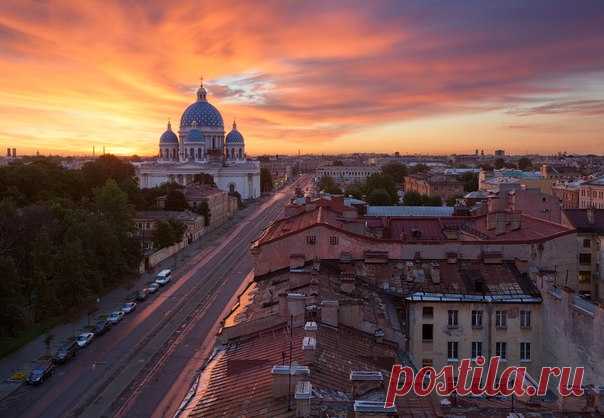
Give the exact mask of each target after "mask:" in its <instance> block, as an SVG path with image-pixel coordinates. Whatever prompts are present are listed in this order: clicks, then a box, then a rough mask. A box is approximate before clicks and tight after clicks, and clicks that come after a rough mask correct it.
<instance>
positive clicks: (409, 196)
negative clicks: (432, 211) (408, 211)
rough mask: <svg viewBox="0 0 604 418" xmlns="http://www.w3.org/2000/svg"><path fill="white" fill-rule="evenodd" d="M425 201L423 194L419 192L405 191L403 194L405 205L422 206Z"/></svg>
mask: <svg viewBox="0 0 604 418" xmlns="http://www.w3.org/2000/svg"><path fill="white" fill-rule="evenodd" d="M423 202H424V201H423V199H422V195H421V194H419V193H418V192H405V195H404V196H403V204H404V205H405V206H422V205H423Z"/></svg>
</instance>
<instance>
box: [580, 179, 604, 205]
mask: <svg viewBox="0 0 604 418" xmlns="http://www.w3.org/2000/svg"><path fill="white" fill-rule="evenodd" d="M592 207H593V208H596V209H604V177H599V178H597V179H594V180H590V181H586V182H583V183H581V185H580V186H579V208H581V209H585V208H592Z"/></svg>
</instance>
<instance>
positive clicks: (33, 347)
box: [0, 196, 267, 400]
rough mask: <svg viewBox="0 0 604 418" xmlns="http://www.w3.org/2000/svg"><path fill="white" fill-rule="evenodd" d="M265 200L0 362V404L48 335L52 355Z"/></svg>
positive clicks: (208, 247)
mask: <svg viewBox="0 0 604 418" xmlns="http://www.w3.org/2000/svg"><path fill="white" fill-rule="evenodd" d="M266 200H267V197H266V196H263V197H261V198H259V199H258V200H256V201H254V202H252V203H249V204H248V205H247V206H246V207H245V208H244V209H242V210H240V211H238V212H237V213H236V214H235V215H234V216H233V217H232V218H231V219H229V220H228V221H227V222H225V223H224V224H223V225H221V226H219V227H217V228H216V229H214V230H213V231H211V232H209V233H208V234H206V235H204V236H202V237H200V238H199V239H198V240H197V241H195V242H193V243H191V244H190V245H189V246H188V247H186V248H183V249H182V250H181V251H179V252H178V253H176V254H174V255H172V256H171V257H168V258H166V259H165V260H163V261H162V262H161V263H159V264H158V265H157V266H155V268H154V269H153V271H151V272H148V273H143V274H141V275H140V276H139V277H138V279H136V280H133V281H129V282H128V283H127V284H125V285H123V286H120V287H117V288H115V289H113V290H112V291H110V292H109V293H107V294H106V295H105V296H103V297H102V298H101V299H100V300H99V302H98V304H97V306H98V309H97V310H96V311H95V312H94V313H92V314H91V315H90V316H89V315H88V314H83V315H81V316H80V318H79V319H78V320H76V321H74V322H71V323H66V324H61V325H58V326H56V327H55V328H53V329H52V330H50V331H49V332H48V333H46V334H42V335H40V336H38V337H37V338H35V339H34V340H32V341H30V342H29V343H27V344H26V345H24V346H23V347H21V348H20V349H18V350H16V351H14V352H13V353H11V354H9V355H7V356H6V357H4V358H2V359H0V400H2V399H4V398H5V397H7V396H9V395H10V394H11V393H12V392H13V391H14V390H16V389H17V388H19V387H20V386H21V385H22V384H23V381H20V380H12V379H11V377H13V376H15V375H16V374H17V375H20V376H19V377H22V376H25V377H27V375H29V372H30V370H31V368H32V367H33V365H34V364H35V362H36V361H37V360H38V359H39V358H40V357H42V356H44V355H46V354H47V353H46V351H47V350H46V344H45V343H44V340H45V338H46V336H47V335H49V334H51V335H53V337H54V338H53V341H52V343H51V346H50V354H53V353H54V352H55V351H56V350H57V348H58V347H59V346H60V345H61V344H62V343H63V342H64V341H65V340H67V339H68V338H70V337H73V336H77V335H78V334H80V333H81V332H83V331H84V328H85V327H86V326H88V325H89V321H90V324H94V323H95V322H96V321H95V319H96V318H97V317H98V316H100V315H108V314H110V313H111V312H113V311H115V310H117V309H119V308H120V307H121V305H122V304H123V303H124V302H125V301H127V300H129V298H131V297H132V295H133V294H134V292H135V291H136V290H138V289H141V288H143V287H145V286H146V284H147V283H148V282H150V281H152V280H153V279H154V276H155V274H156V273H157V272H158V271H160V270H162V269H165V268H169V269H172V270H176V268H180V267H182V266H184V265H186V264H187V263H188V262H191V261H192V258H193V257H194V256H197V255H199V254H200V253H202V252H209V251H210V250H211V249H212V248H213V247H215V246H217V245H219V243H220V240H221V238H222V237H223V236H224V235H225V234H226V233H227V232H228V231H229V230H230V229H232V228H234V227H235V226H237V224H238V223H239V222H240V221H241V220H243V219H244V218H245V217H247V216H248V215H249V214H251V213H253V212H254V210H255V209H256V208H257V207H258V206H260V205H261V204H262V203H264V202H265V201H266Z"/></svg>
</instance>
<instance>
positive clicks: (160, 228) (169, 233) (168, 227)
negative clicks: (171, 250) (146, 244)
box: [153, 219, 186, 249]
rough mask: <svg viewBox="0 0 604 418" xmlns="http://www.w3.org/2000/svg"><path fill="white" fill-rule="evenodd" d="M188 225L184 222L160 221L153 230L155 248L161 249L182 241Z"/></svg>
mask: <svg viewBox="0 0 604 418" xmlns="http://www.w3.org/2000/svg"><path fill="white" fill-rule="evenodd" d="M185 231H186V225H184V224H183V223H182V222H179V221H176V220H173V219H170V220H168V221H160V222H158V223H157V225H156V226H155V229H154V230H153V244H154V246H155V248H157V249H161V248H165V247H169V246H171V245H174V244H176V243H178V242H180V241H182V239H183V236H184V233H185Z"/></svg>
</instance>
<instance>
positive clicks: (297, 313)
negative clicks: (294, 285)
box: [287, 293, 306, 325]
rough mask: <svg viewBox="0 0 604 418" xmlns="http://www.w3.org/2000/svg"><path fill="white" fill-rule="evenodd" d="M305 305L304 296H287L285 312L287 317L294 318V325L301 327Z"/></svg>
mask: <svg viewBox="0 0 604 418" xmlns="http://www.w3.org/2000/svg"><path fill="white" fill-rule="evenodd" d="M305 304H306V295H304V294H302V293H288V294H287V310H288V311H289V315H291V316H293V317H294V325H296V324H297V325H301V324H302V322H301V321H304V305H305Z"/></svg>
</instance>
